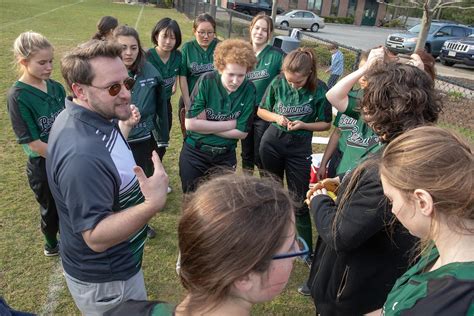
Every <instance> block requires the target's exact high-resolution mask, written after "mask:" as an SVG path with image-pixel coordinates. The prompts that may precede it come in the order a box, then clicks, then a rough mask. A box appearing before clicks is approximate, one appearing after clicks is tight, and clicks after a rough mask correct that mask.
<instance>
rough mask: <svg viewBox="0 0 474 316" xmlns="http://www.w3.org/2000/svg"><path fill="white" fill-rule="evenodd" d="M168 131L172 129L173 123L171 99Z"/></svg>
mask: <svg viewBox="0 0 474 316" xmlns="http://www.w3.org/2000/svg"><path fill="white" fill-rule="evenodd" d="M167 106H168V132H170V131H171V126H172V125H173V107H172V106H171V99H168V102H167Z"/></svg>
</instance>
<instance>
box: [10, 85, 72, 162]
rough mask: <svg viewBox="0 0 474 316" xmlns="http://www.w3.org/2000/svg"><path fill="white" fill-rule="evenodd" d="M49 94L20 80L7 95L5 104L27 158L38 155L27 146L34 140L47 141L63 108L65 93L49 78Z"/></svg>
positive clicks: (61, 87) (60, 86)
mask: <svg viewBox="0 0 474 316" xmlns="http://www.w3.org/2000/svg"><path fill="white" fill-rule="evenodd" d="M46 87H47V91H48V93H45V92H44V91H42V90H40V89H38V88H35V87H33V86H31V85H29V84H26V83H24V82H21V81H17V82H15V84H14V85H13V86H12V87H11V88H10V90H9V91H8V94H7V107H8V114H9V115H10V120H11V122H12V127H13V131H14V132H15V135H16V138H17V141H18V143H19V144H21V145H22V146H23V149H24V151H25V153H26V154H27V155H28V157H39V154H38V153H36V152H34V151H32V150H31V149H30V147H29V146H28V143H31V142H33V141H35V140H38V139H39V140H41V141H42V142H44V143H47V142H48V137H49V132H50V130H51V127H52V126H53V123H54V120H55V119H56V117H57V116H58V115H59V113H61V111H62V110H63V109H64V99H65V98H66V92H65V91H64V88H63V86H62V85H61V84H60V83H59V82H56V81H54V80H52V79H48V80H46Z"/></svg>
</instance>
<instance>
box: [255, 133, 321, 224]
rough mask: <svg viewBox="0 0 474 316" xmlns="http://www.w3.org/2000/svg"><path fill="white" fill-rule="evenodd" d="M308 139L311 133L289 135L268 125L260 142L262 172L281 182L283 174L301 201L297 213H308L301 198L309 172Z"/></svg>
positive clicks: (304, 195) (290, 188) (309, 146)
mask: <svg viewBox="0 0 474 316" xmlns="http://www.w3.org/2000/svg"><path fill="white" fill-rule="evenodd" d="M311 139H312V137H311V136H307V137H306V136H296V135H291V134H290V133H287V132H284V131H281V130H279V129H278V128H276V127H275V126H273V125H270V127H268V129H267V130H266V132H265V133H264V134H263V137H262V141H261V144H260V158H261V159H262V164H263V168H264V169H265V171H267V172H270V173H271V174H274V175H276V176H277V177H278V178H279V179H280V180H281V181H283V176H284V175H286V182H287V184H288V189H289V191H290V192H292V193H293V194H294V195H295V198H296V199H297V201H298V202H301V205H300V207H298V208H297V210H296V215H297V216H298V215H300V214H301V215H306V214H308V212H309V210H308V207H307V206H306V204H305V203H303V201H304V200H305V198H306V192H307V191H308V185H309V178H310V172H311V154H312V148H311Z"/></svg>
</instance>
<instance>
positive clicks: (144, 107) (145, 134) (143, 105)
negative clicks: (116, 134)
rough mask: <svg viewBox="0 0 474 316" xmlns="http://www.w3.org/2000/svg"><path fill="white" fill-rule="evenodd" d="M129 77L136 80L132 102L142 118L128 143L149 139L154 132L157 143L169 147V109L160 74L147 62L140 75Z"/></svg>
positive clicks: (130, 135) (131, 132)
mask: <svg viewBox="0 0 474 316" xmlns="http://www.w3.org/2000/svg"><path fill="white" fill-rule="evenodd" d="M129 75H130V76H133V78H134V79H135V80H136V81H135V85H134V86H133V89H132V100H131V101H130V102H131V103H132V104H135V105H136V106H137V107H138V109H139V110H140V116H141V118H140V122H139V123H138V124H137V125H135V126H134V127H133V128H132V130H131V131H130V133H129V135H128V139H127V140H128V142H130V143H133V142H138V141H143V140H146V139H149V138H150V137H151V133H152V132H153V134H154V136H155V139H156V142H157V143H158V144H159V145H162V146H167V144H168V142H169V132H168V107H167V104H166V99H165V98H164V96H165V90H164V88H163V80H162V79H161V76H160V73H159V72H158V70H157V69H156V68H155V67H153V66H152V65H151V64H150V63H149V62H145V64H144V65H143V67H142V68H141V70H140V72H139V73H137V74H135V75H134V74H132V73H129Z"/></svg>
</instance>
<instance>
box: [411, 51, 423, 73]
mask: <svg viewBox="0 0 474 316" xmlns="http://www.w3.org/2000/svg"><path fill="white" fill-rule="evenodd" d="M407 64H409V65H413V66H415V67H417V68H419V69H421V70H423V71H424V70H425V65H424V64H423V61H422V60H421V57H420V55H418V54H412V55H411V56H410V60H409V61H407Z"/></svg>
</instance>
